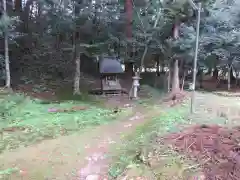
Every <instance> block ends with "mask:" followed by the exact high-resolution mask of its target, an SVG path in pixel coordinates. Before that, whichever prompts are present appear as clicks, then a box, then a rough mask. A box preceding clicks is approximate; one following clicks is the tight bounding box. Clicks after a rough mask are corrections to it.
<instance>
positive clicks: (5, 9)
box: [3, 0, 11, 88]
mask: <svg viewBox="0 0 240 180" xmlns="http://www.w3.org/2000/svg"><path fill="white" fill-rule="evenodd" d="M3 10H4V15H5V16H7V4H6V0H3ZM4 46H5V47H4V53H5V71H6V84H5V86H6V88H11V74H10V63H9V49H8V29H7V28H6V29H5V32H4Z"/></svg>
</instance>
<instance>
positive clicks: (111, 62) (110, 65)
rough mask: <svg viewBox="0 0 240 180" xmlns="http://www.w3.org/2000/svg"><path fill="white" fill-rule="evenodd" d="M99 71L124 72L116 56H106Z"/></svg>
mask: <svg viewBox="0 0 240 180" xmlns="http://www.w3.org/2000/svg"><path fill="white" fill-rule="evenodd" d="M99 71H100V73H101V74H119V73H123V72H124V71H123V68H122V65H121V63H120V61H118V60H117V59H116V58H114V57H104V58H102V59H101V60H100V64H99Z"/></svg>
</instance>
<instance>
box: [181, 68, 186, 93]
mask: <svg viewBox="0 0 240 180" xmlns="http://www.w3.org/2000/svg"><path fill="white" fill-rule="evenodd" d="M186 74H187V73H186V71H184V72H183V77H182V87H181V90H182V91H183V89H184V84H185V78H186Z"/></svg>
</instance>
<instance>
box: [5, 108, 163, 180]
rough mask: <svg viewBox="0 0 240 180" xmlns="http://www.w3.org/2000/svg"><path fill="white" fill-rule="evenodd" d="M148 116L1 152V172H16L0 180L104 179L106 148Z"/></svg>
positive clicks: (136, 115) (106, 169)
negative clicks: (10, 169) (102, 177)
mask: <svg viewBox="0 0 240 180" xmlns="http://www.w3.org/2000/svg"><path fill="white" fill-rule="evenodd" d="M158 113H159V112H158ZM149 114H151V115H152V113H148V115H147V114H143V112H138V111H136V112H135V113H134V115H133V116H131V117H129V118H127V119H125V120H121V121H116V122H113V123H111V124H108V125H104V126H100V127H97V128H95V129H91V130H89V131H88V132H86V133H84V134H81V135H79V134H74V135H70V136H63V137H59V138H57V139H53V140H45V141H43V142H42V143H40V144H37V145H33V146H30V147H22V148H19V149H16V150H14V151H13V152H5V153H3V154H1V155H0V163H1V164H2V167H1V164H0V167H1V170H6V169H8V168H13V167H17V168H18V170H17V172H15V173H11V175H8V176H7V177H5V178H3V179H14V180H18V179H21V180H43V179H51V180H53V179H56V180H81V179H84V180H85V179H86V178H87V177H88V178H89V177H90V176H89V175H94V176H92V179H93V178H98V177H99V176H106V173H107V171H108V162H109V160H110V158H108V155H109V154H108V153H109V147H110V146H111V145H113V144H120V143H122V137H123V136H124V135H126V134H127V133H130V132H131V131H133V130H134V129H135V128H136V127H137V126H138V125H141V124H143V123H145V122H146V121H147V120H148V119H150V118H148V117H149ZM151 115H150V116H151ZM0 179H1V174H0Z"/></svg>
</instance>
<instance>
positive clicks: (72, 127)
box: [0, 93, 129, 152]
mask: <svg viewBox="0 0 240 180" xmlns="http://www.w3.org/2000/svg"><path fill="white" fill-rule="evenodd" d="M76 106H77V107H86V110H77V111H73V112H70V111H69V112H50V111H49V110H50V109H66V110H68V109H71V108H72V107H76ZM127 111H128V112H127ZM128 113H129V110H124V109H123V110H122V111H121V112H119V113H113V111H112V110H111V109H104V108H102V107H99V106H97V105H95V106H94V105H92V103H87V102H86V101H85V102H82V101H63V102H60V103H50V102H46V101H41V100H37V99H31V98H29V97H26V96H24V95H21V94H13V93H12V94H0V132H1V134H0V152H2V151H3V150H9V149H15V148H17V147H19V146H27V145H29V144H33V143H36V142H38V141H42V140H43V139H52V138H56V137H58V136H60V135H68V134H71V133H73V132H78V131H81V130H83V129H86V128H90V127H93V126H97V125H100V124H104V123H108V122H110V121H113V120H114V119H116V118H117V117H118V116H119V115H120V114H121V115H123V114H128ZM9 129H10V130H12V131H9Z"/></svg>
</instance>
